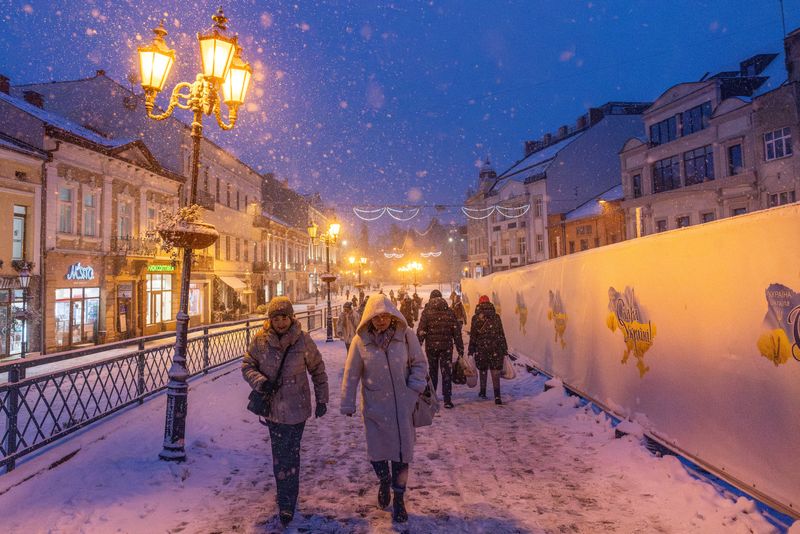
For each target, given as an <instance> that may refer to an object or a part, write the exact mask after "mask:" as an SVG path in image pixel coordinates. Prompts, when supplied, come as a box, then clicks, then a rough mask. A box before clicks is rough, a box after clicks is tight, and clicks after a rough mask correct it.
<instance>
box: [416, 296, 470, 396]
mask: <svg viewBox="0 0 800 534" xmlns="http://www.w3.org/2000/svg"><path fill="white" fill-rule="evenodd" d="M417 338H418V339H419V343H420V345H423V344H424V345H425V353H426V354H427V356H428V369H429V370H430V374H431V382H433V388H434V390H435V389H436V388H437V387H438V383H439V369H440V368H441V370H442V397H444V407H445V408H452V407H453V402H452V392H453V384H452V380H451V378H452V373H453V345H455V347H456V350H457V351H458V354H459V356H463V355H464V340H463V339H462V338H461V325H460V324H459V322H458V321H457V320H456V315H455V313H453V310H451V309H450V308H449V307H448V306H447V301H446V300H444V298H442V293H441V291H439V290H438V289H434V290H433V291H431V297H430V299H429V300H428V303H427V304H426V305H425V308H424V309H423V310H422V317H421V318H420V320H419V326H418V327H417Z"/></svg>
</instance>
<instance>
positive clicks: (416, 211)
mask: <svg viewBox="0 0 800 534" xmlns="http://www.w3.org/2000/svg"><path fill="white" fill-rule="evenodd" d="M420 209H422V208H412V209H410V210H408V211H409V212H413V214H411V215H410V216H408V217H400V216H398V215H395V213H397V214H400V215H402V214H403V213H404V212H405V210H399V209H395V208H386V213H388V214H389V216H390V217H391V218H392V219H394V220H396V221H402V222H405V221H410V220H411V219H413V218H414V217H416V216H417V215H419V211H420Z"/></svg>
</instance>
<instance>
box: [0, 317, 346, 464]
mask: <svg viewBox="0 0 800 534" xmlns="http://www.w3.org/2000/svg"><path fill="white" fill-rule="evenodd" d="M337 315H338V306H337V307H336V309H335V311H334V317H336V316H337ZM296 318H297V320H298V321H300V323H301V324H302V325H303V329H304V330H306V331H309V332H311V331H314V330H317V329H320V328H323V327H324V326H325V309H316V310H311V311H305V312H299V313H297V314H296ZM261 328H262V321H261V320H260V319H250V320H243V321H235V322H231V323H224V324H215V325H206V326H201V327H196V328H192V329H190V331H189V334H190V338H189V340H188V346H187V361H186V367H187V369H188V370H189V374H190V376H195V375H198V374H201V373H207V372H208V371H209V370H211V369H213V368H215V367H217V366H220V365H223V364H225V363H228V362H231V361H233V360H236V359H237V358H240V357H242V355H243V354H244V352H245V350H246V348H247V346H248V345H249V343H250V339H251V337H252V336H253V335H254V334H256V333H257V332H258V330H259V329H261ZM210 330H217V331H214V332H212V331H210ZM193 333H194V334H195V335H194V336H192V334H193ZM197 334H201V335H197ZM174 336H175V333H174V332H171V333H167V334H158V335H155V336H147V337H143V338H138V339H136V340H128V341H126V342H119V343H111V344H108V345H101V346H98V347H94V348H92V349H82V350H76V351H70V352H67V353H58V354H53V355H47V356H40V357H34V358H31V359H24V360H15V361H13V362H6V363H2V364H0V373H7V374H8V381H7V382H6V383H3V384H0V438H2V439H0V467H5V470H4V471H5V472H8V471H11V470H12V469H14V466H15V464H16V462H17V460H19V459H20V458H21V457H23V456H25V455H27V454H30V453H31V452H33V451H35V450H37V449H39V448H41V447H44V446H46V445H48V444H50V443H53V442H54V441H57V440H59V439H61V438H63V437H65V436H67V435H69V434H71V433H72V432H75V431H77V430H79V429H81V428H83V427H85V426H87V425H90V424H92V423H94V422H96V421H98V420H100V419H102V418H104V417H106V416H108V415H111V414H113V413H114V412H116V411H118V410H120V409H122V408H125V407H127V406H130V405H132V404H136V403H138V404H142V403H143V402H144V399H145V398H146V397H148V396H150V395H152V394H154V393H156V392H159V391H161V390H163V389H164V388H165V387H166V385H167V382H168V380H169V378H168V376H167V372H168V370H169V367H170V365H171V363H172V353H173V349H174V341H173V342H172V343H165V344H163V345H158V346H152V347H148V348H145V345H146V344H147V343H148V342H152V341H154V340H161V339H165V338H174ZM132 343H133V345H132ZM120 348H127V349H130V351H129V352H126V353H124V354H118V355H114V356H110V357H107V358H102V353H103V352H108V351H109V350H115V349H120ZM92 354H94V355H98V356H100V357H101V359H99V360H97V361H92V362H90V363H85V364H83V365H77V366H75V367H70V368H67V369H62V370H58V371H54V372H50V373H45V374H40V375H37V376H32V377H30V378H25V376H26V374H27V371H28V370H29V369H31V368H35V367H38V366H42V365H48V364H53V363H56V362H63V361H66V360H69V359H74V358H83V357H86V356H91V355H92Z"/></svg>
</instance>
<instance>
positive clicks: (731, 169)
mask: <svg viewBox="0 0 800 534" xmlns="http://www.w3.org/2000/svg"><path fill="white" fill-rule="evenodd" d="M743 170H744V160H743V159H742V145H731V146H729V147H728V176H735V175H737V174H741V172H742V171H743Z"/></svg>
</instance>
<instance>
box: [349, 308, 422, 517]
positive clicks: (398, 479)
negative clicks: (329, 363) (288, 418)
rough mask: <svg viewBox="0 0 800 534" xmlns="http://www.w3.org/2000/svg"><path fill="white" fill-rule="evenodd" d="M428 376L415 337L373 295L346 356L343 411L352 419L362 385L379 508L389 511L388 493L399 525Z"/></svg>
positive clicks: (393, 311) (400, 318)
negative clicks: (418, 409)
mask: <svg viewBox="0 0 800 534" xmlns="http://www.w3.org/2000/svg"><path fill="white" fill-rule="evenodd" d="M427 376H428V361H427V359H426V358H425V355H424V354H423V352H422V348H421V347H420V344H419V340H418V339H417V336H416V334H415V333H414V331H413V330H412V329H411V328H409V327H408V325H407V324H406V320H405V318H404V317H403V315H402V314H401V313H400V312H399V311H398V310H397V308H395V307H394V305H393V304H392V301H391V300H390V299H389V297H387V296H386V295H382V294H378V295H373V296H372V297H371V298H370V299H369V301H367V305H366V307H365V309H364V313H363V315H362V316H361V322H360V323H359V325H358V329H357V334H356V336H355V337H354V338H353V342H352V344H351V345H350V351H349V352H348V354H347V362H346V363H345V368H344V377H343V378H342V404H341V411H342V413H343V414H344V415H353V414H354V413H355V411H356V391H357V389H358V384H359V382H360V383H361V409H362V412H363V415H364V428H365V430H366V436H367V456H368V457H369V460H370V461H371V462H372V466H373V468H374V469H375V473H376V474H377V475H378V480H379V487H378V506H379V507H381V508H386V507H387V506H388V505H389V489H390V487H391V489H392V493H393V494H394V502H393V510H392V518H393V519H394V520H395V521H398V522H404V521H406V520H408V514H407V512H406V509H405V503H404V499H403V497H404V492H405V489H406V482H407V480H408V464H409V463H410V462H411V461H412V460H413V457H414V441H415V438H416V435H415V431H414V423H413V420H412V413H413V411H414V406H415V405H416V403H417V399H418V398H419V395H420V393H422V392H423V391H424V390H425V386H426V385H427ZM390 462H391V473H390V470H389V463H390Z"/></svg>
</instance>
